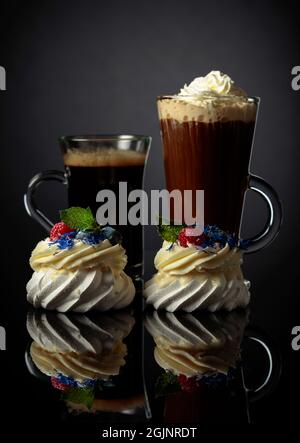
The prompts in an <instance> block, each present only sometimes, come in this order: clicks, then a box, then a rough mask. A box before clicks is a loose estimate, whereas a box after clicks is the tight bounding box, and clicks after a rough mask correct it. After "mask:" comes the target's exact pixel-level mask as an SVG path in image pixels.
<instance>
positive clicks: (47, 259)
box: [29, 239, 127, 273]
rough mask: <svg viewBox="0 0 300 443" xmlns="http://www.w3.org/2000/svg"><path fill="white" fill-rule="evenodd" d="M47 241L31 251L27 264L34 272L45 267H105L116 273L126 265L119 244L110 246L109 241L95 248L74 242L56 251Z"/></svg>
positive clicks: (123, 252) (41, 242) (124, 255)
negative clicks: (66, 247) (68, 246)
mask: <svg viewBox="0 0 300 443" xmlns="http://www.w3.org/2000/svg"><path fill="white" fill-rule="evenodd" d="M49 241H50V240H49V239H46V240H42V241H40V242H39V243H38V244H37V246H36V247H35V249H34V250H33V251H32V254H31V257H30V261H29V263H30V266H31V267H32V269H33V270H34V271H39V270H40V269H41V268H45V267H50V268H52V269H57V270H61V269H62V270H65V271H76V270H78V269H86V270H90V269H94V268H97V269H98V268H99V267H105V268H110V269H111V270H112V272H114V273H118V272H120V271H122V270H123V269H124V267H125V265H126V263H127V257H126V254H125V250H124V248H123V247H122V246H121V245H120V244H116V245H114V246H112V244H111V243H110V241H109V240H104V241H103V242H101V243H99V244H98V245H95V246H91V245H88V244H85V243H83V242H82V241H80V240H75V241H74V246H73V247H72V248H69V249H58V247H57V246H56V245H55V244H54V245H51V244H49Z"/></svg>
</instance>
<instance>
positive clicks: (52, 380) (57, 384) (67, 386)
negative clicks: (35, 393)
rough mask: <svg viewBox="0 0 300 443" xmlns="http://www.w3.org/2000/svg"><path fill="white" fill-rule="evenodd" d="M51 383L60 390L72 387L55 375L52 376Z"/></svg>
mask: <svg viewBox="0 0 300 443" xmlns="http://www.w3.org/2000/svg"><path fill="white" fill-rule="evenodd" d="M51 384H52V386H53V387H54V388H55V389H59V390H60V391H67V390H68V389H70V386H69V385H66V384H64V383H61V382H60V381H58V379H57V378H55V377H51Z"/></svg>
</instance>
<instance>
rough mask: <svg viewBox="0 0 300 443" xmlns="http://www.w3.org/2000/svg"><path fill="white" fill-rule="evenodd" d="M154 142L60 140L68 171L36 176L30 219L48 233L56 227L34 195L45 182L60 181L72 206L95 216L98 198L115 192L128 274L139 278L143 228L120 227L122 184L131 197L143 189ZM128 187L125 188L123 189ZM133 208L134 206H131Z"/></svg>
mask: <svg viewBox="0 0 300 443" xmlns="http://www.w3.org/2000/svg"><path fill="white" fill-rule="evenodd" d="M150 143H151V138H150V137H147V136H143V135H95V136H94V135H84V136H66V137H61V138H60V139H59V144H60V148H61V152H62V156H63V161H64V165H65V171H64V172H63V171H53V170H51V171H44V172H41V173H39V174H37V175H36V176H34V177H33V178H32V179H31V181H30V183H29V186H28V190H27V193H26V195H25V197H24V201H25V207H26V210H27V212H28V213H29V215H30V216H31V217H32V218H34V219H35V220H36V221H38V222H39V223H40V224H41V225H42V226H43V227H44V228H45V229H46V230H47V231H49V230H50V229H51V227H52V226H53V223H52V221H50V220H49V219H48V217H47V216H46V215H44V214H43V213H42V212H41V211H40V210H39V209H38V208H37V206H36V204H35V201H34V194H35V191H36V189H37V187H38V186H39V185H40V184H41V183H42V182H44V181H49V180H54V181H59V182H61V183H62V184H63V185H65V186H67V188H68V205H69V206H81V207H84V208H86V207H88V206H89V207H90V208H91V210H92V211H93V213H94V214H96V211H97V209H98V207H99V206H100V203H97V202H96V195H97V193H98V192H99V191H101V190H107V189H108V190H111V191H113V192H114V193H115V196H116V222H117V228H118V230H120V231H121V234H122V236H123V242H122V244H123V246H124V248H125V249H126V251H127V255H128V266H127V270H128V272H129V273H131V275H132V276H135V275H136V276H138V275H139V274H140V272H141V266H142V241H143V240H142V226H141V225H137V226H131V225H129V224H123V225H120V224H119V223H118V220H119V204H118V201H119V183H120V182H126V183H127V194H129V193H130V191H132V190H133V189H142V188H143V175H144V167H145V164H146V160H147V153H148V150H149V147H150ZM123 186H124V185H123ZM128 208H130V203H128Z"/></svg>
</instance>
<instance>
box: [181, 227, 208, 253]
mask: <svg viewBox="0 0 300 443" xmlns="http://www.w3.org/2000/svg"><path fill="white" fill-rule="evenodd" d="M195 234H197V228H183V229H182V230H181V231H180V233H179V235H178V242H179V244H180V246H182V247H183V248H187V247H188V246H189V245H194V246H201V245H202V244H203V243H204V242H205V240H206V235H205V234H204V233H203V232H202V234H200V235H195Z"/></svg>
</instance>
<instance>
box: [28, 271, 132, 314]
mask: <svg viewBox="0 0 300 443" xmlns="http://www.w3.org/2000/svg"><path fill="white" fill-rule="evenodd" d="M26 289H27V299H28V301H29V302H30V303H31V304H33V306H34V307H35V308H39V307H42V308H45V309H50V310H57V311H59V312H67V311H74V312H81V313H84V312H87V311H89V310H91V309H94V310H98V311H107V310H109V309H121V308H124V307H126V306H128V305H129V304H130V303H131V302H132V300H133V298H134V295H135V288H134V285H133V282H132V280H131V278H130V277H129V276H128V275H126V274H125V272H123V271H122V272H120V273H119V274H117V275H115V274H114V273H113V272H112V271H111V270H109V269H107V270H104V269H103V270H101V268H98V269H97V268H92V269H81V268H79V269H76V270H74V272H70V271H65V270H63V269H60V270H58V271H57V270H55V269H53V268H40V269H39V270H38V271H36V272H34V273H33V275H32V278H31V279H30V280H29V282H28V283H27V287H26Z"/></svg>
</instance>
